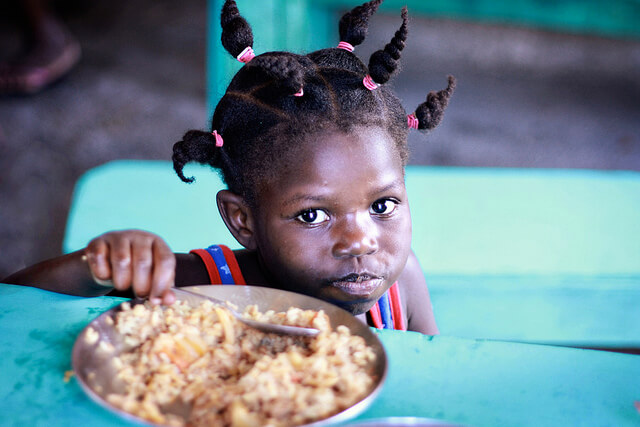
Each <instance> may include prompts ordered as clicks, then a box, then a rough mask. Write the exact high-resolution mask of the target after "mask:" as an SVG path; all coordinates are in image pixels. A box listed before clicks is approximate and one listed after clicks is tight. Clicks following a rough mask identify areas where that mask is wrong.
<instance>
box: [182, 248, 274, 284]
mask: <svg viewBox="0 0 640 427" xmlns="http://www.w3.org/2000/svg"><path fill="white" fill-rule="evenodd" d="M233 255H234V256H235V258H236V260H237V262H238V266H239V267H240V271H241V272H242V275H243V276H244V279H245V282H246V283H247V284H251V285H264V284H265V280H264V277H263V275H262V273H261V270H260V268H259V263H258V258H257V256H256V254H255V252H253V251H249V250H247V249H237V250H234V251H233ZM175 283H176V286H188V285H196V284H204V283H211V282H210V277H209V273H208V271H207V267H206V265H205V263H204V262H203V261H202V258H201V257H200V256H199V255H197V254H195V253H186V254H185V253H178V254H176V279H175Z"/></svg>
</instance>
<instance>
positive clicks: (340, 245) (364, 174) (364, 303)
mask: <svg viewBox="0 0 640 427" xmlns="http://www.w3.org/2000/svg"><path fill="white" fill-rule="evenodd" d="M292 161H293V162H295V163H290V166H289V167H288V168H286V169H288V170H287V171H285V172H284V173H283V174H282V175H280V176H278V177H277V178H276V179H275V180H273V181H270V182H269V183H267V184H265V185H264V188H263V191H261V193H260V195H259V196H258V197H259V198H258V204H257V206H258V207H257V208H256V210H255V212H254V218H255V223H256V228H255V232H256V235H255V238H256V244H257V252H258V256H259V259H260V262H261V264H262V269H263V271H265V273H266V274H267V276H268V278H269V279H270V280H271V281H275V282H277V283H278V285H279V286H280V287H282V288H284V289H289V290H293V291H296V292H300V293H304V294H307V295H311V296H315V297H318V298H321V299H323V300H326V301H329V302H332V303H334V304H336V305H339V306H341V307H342V308H344V309H346V310H348V311H350V312H351V313H353V314H360V313H364V312H366V311H367V310H369V309H370V308H371V306H372V305H373V304H375V302H376V301H377V300H378V298H380V297H381V296H382V294H383V293H384V292H385V291H386V290H387V289H388V288H389V287H390V286H391V285H392V284H393V283H394V282H395V281H396V280H397V279H398V277H399V275H400V273H401V272H402V270H403V269H404V267H405V264H406V262H407V257H408V256H409V253H410V250H411V216H410V213H409V203H408V200H407V194H406V190H405V185H404V168H403V165H402V162H401V159H400V156H399V154H398V153H397V149H396V148H395V144H394V142H393V140H392V139H391V138H390V136H389V135H388V134H387V133H385V132H384V131H382V130H381V129H378V128H373V129H372V128H361V129H356V130H355V131H353V132H352V133H349V134H345V133H341V132H338V131H335V132H330V133H326V132H325V133H321V134H315V135H312V136H310V137H308V138H307V139H306V140H305V143H304V145H303V147H301V149H300V155H299V156H297V157H296V158H295V159H292Z"/></svg>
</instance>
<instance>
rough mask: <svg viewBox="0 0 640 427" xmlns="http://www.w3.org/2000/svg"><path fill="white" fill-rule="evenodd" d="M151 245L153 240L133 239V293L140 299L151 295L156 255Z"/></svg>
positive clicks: (144, 238)
mask: <svg viewBox="0 0 640 427" xmlns="http://www.w3.org/2000/svg"><path fill="white" fill-rule="evenodd" d="M151 245H152V239H150V238H148V237H146V236H141V237H139V238H136V239H133V240H132V244H131V261H132V266H131V270H132V271H133V291H134V293H135V294H136V295H137V296H139V297H146V296H147V295H149V291H150V290H151V286H152V283H151V281H152V276H151V274H152V268H153V264H154V254H153V251H152V248H151Z"/></svg>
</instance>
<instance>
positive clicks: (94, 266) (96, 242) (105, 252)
mask: <svg viewBox="0 0 640 427" xmlns="http://www.w3.org/2000/svg"><path fill="white" fill-rule="evenodd" d="M84 254H85V256H86V257H87V263H88V264H89V270H91V274H92V275H93V277H94V278H97V279H100V280H109V279H111V263H110V262H109V245H108V244H107V242H106V241H105V240H103V239H101V238H97V239H93V240H92V241H91V242H89V244H88V245H87V248H86V249H85V250H84Z"/></svg>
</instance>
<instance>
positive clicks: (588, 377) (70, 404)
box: [0, 284, 640, 427]
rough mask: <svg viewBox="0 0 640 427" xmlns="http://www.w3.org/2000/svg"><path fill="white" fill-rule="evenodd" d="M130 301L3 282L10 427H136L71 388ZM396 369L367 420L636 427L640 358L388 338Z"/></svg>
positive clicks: (4, 401) (3, 367) (2, 368)
mask: <svg viewBox="0 0 640 427" xmlns="http://www.w3.org/2000/svg"><path fill="white" fill-rule="evenodd" d="M121 301H123V299H121V298H112V297H99V298H80V297H72V296H68V295H61V294H55V293H51V292H47V291H42V290H39V289H34V288H28V287H20V286H14V285H4V284H0V354H2V356H3V357H2V358H3V362H2V364H0V378H1V379H2V381H0V412H1V413H2V422H1V424H2V425H3V426H73V425H89V426H96V427H99V426H113V425H131V423H129V422H127V421H125V420H122V419H120V418H118V417H117V416H115V415H113V414H111V413H110V412H109V411H107V410H106V409H103V408H102V407H100V406H99V405H97V404H96V403H94V402H93V401H92V400H90V399H89V398H88V397H87V396H86V395H85V394H84V393H83V391H82V390H81V388H80V386H79V385H78V383H77V381H76V380H75V379H74V378H71V380H70V381H68V382H65V381H64V377H65V371H67V370H70V369H71V349H72V346H73V343H74V341H75V338H76V336H77V335H78V334H79V333H80V331H81V330H82V328H84V327H85V326H86V325H87V324H88V323H89V322H90V321H91V320H92V319H93V318H94V317H96V316H98V315H99V314H100V313H102V312H103V311H105V310H107V309H109V308H111V307H112V306H114V305H116V304H118V303H120V302H121ZM380 339H381V340H382V342H383V344H384V346H385V349H386V351H387V354H388V358H389V362H390V366H389V375H388V378H387V381H386V383H385V385H384V387H383V389H382V392H381V394H380V395H379V396H378V398H377V399H376V401H375V402H374V404H373V406H372V407H371V408H370V409H368V410H367V411H366V412H364V413H363V414H362V415H361V416H360V417H359V418H358V419H360V420H362V419H370V418H379V417H387V416H418V417H427V418H438V419H442V420H447V421H449V422H455V423H461V424H465V425H471V426H491V427H493V426H541V425H542V426H554V425H559V426H560V425H562V426H565V425H571V426H637V425H640V413H639V412H638V410H637V409H636V408H635V407H634V402H635V401H637V400H640V382H639V381H638V380H639V379H640V356H634V355H628V354H620V353H610V352H601V351H595V350H580V349H571V348H563V347H552V346H542V345H533V344H517V343H507V342H498V341H491V340H474V339H462V338H454V337H450V336H438V337H435V338H430V337H426V336H423V335H420V334H418V333H414V332H393V331H384V332H381V333H380Z"/></svg>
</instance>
